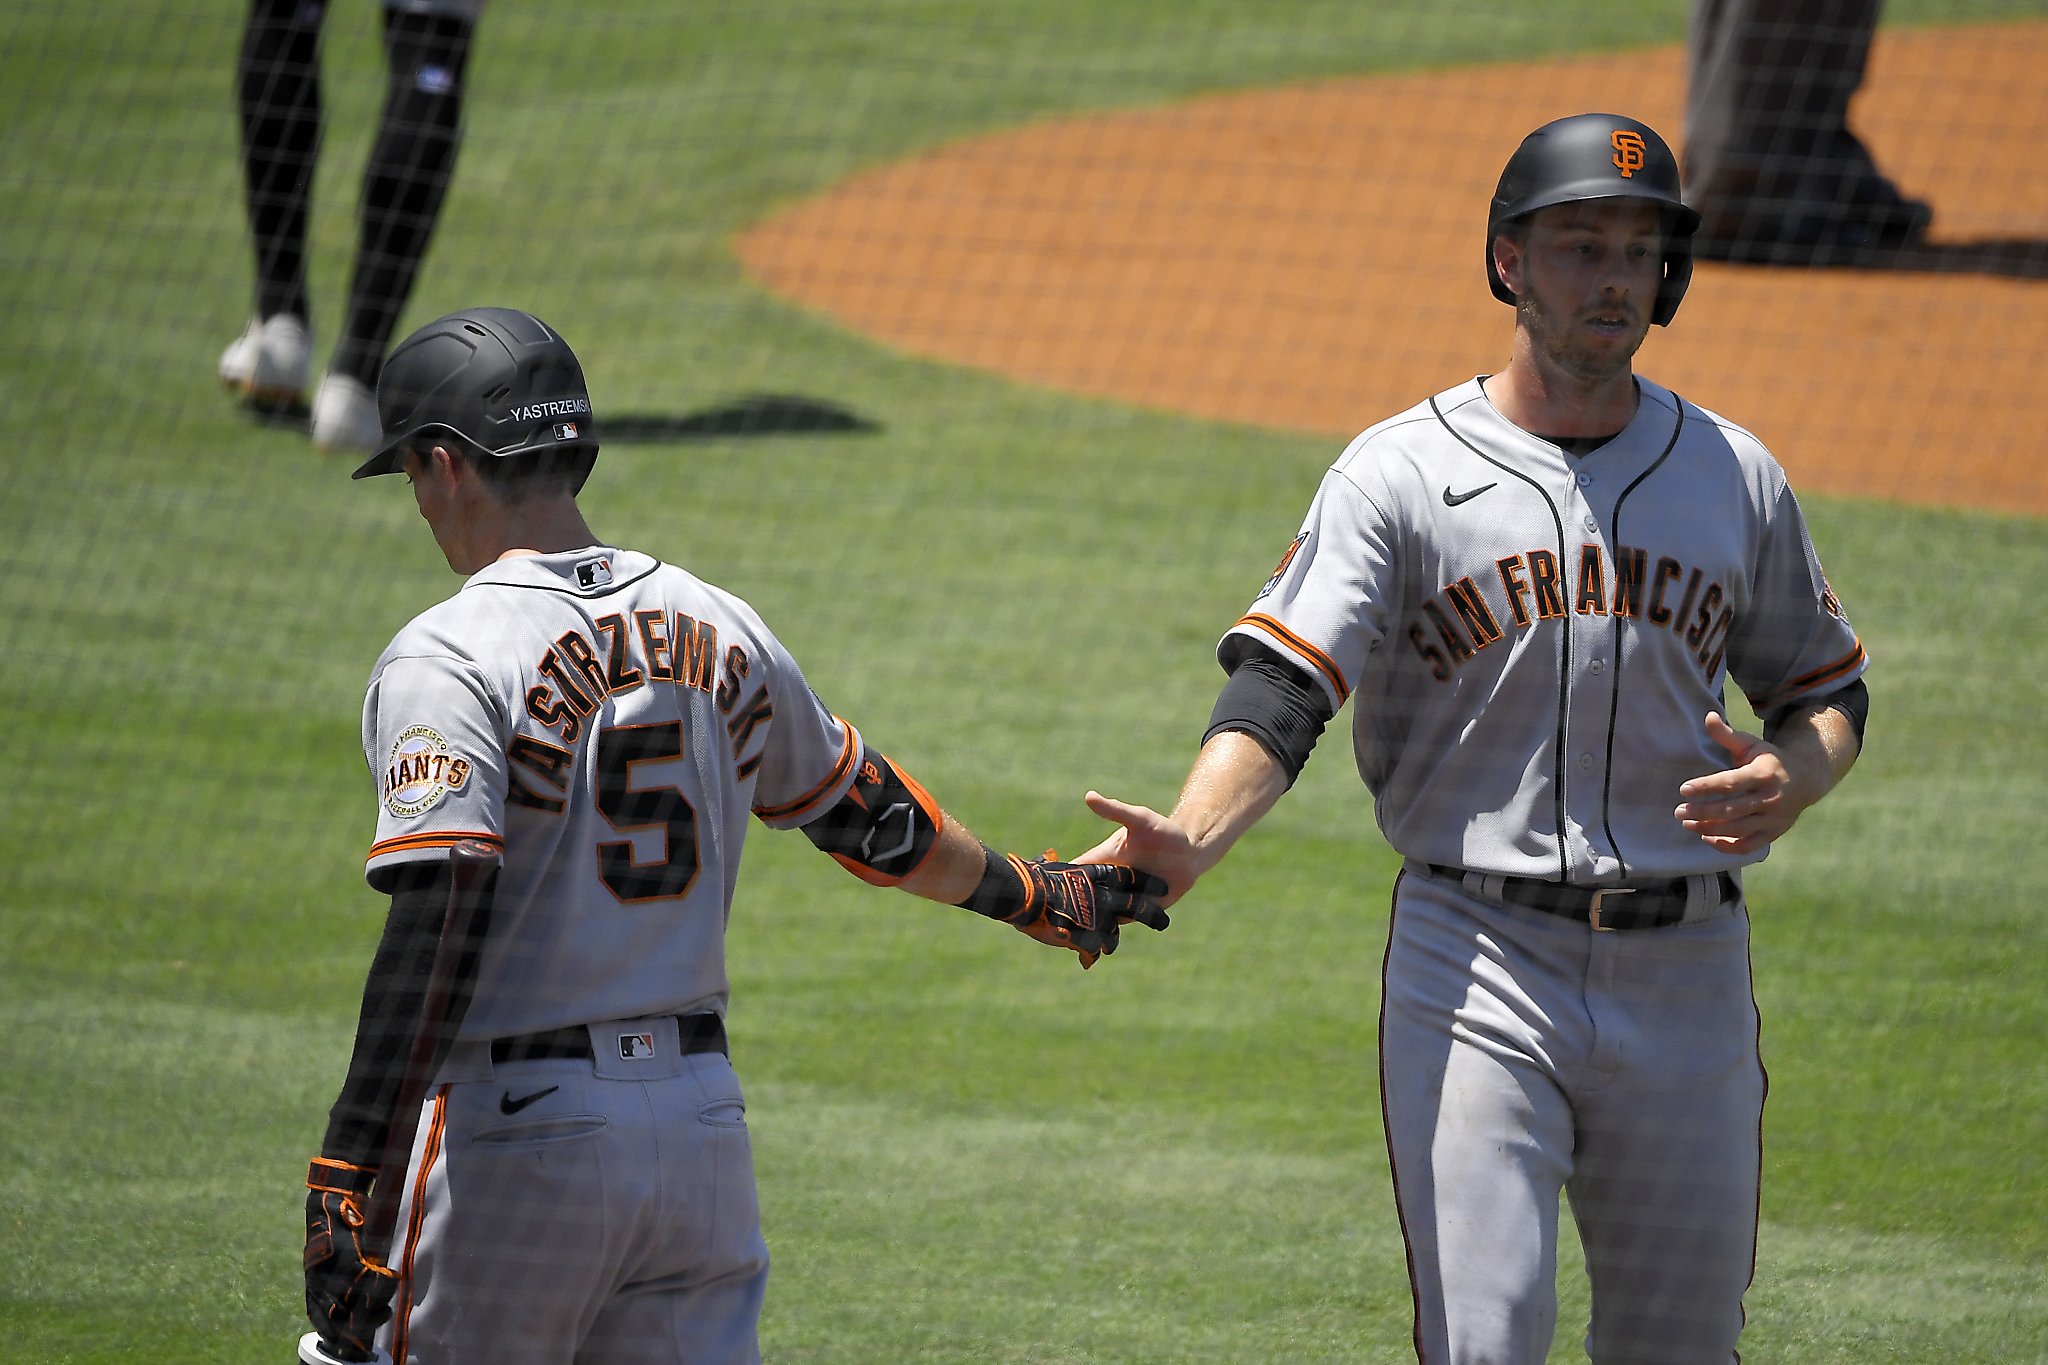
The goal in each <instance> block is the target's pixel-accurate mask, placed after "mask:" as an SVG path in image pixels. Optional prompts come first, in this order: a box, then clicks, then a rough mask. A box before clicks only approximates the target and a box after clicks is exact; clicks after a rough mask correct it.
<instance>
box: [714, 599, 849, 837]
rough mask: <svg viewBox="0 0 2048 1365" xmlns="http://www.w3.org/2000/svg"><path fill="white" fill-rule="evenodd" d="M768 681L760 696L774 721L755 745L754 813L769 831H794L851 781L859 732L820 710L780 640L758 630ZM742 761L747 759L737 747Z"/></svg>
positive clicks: (822, 705) (821, 811)
mask: <svg viewBox="0 0 2048 1365" xmlns="http://www.w3.org/2000/svg"><path fill="white" fill-rule="evenodd" d="M764 643H765V645H766V648H767V659H766V662H767V664H768V683H767V687H766V689H765V691H766V696H765V697H764V698H763V700H764V701H765V702H766V703H767V705H768V706H769V707H771V708H772V710H773V713H774V724H772V725H770V726H767V727H766V736H765V738H764V740H763V741H762V743H761V744H760V746H759V749H758V759H759V763H760V768H759V773H758V776H757V778H756V781H755V785H754V807H753V809H754V815H755V817H756V818H758V819H759V820H760V821H761V823H763V824H765V825H767V826H768V827H769V828H771V829H794V828H796V827H798V826H801V825H806V824H809V823H810V822H811V821H812V820H815V819H817V818H818V817H819V816H820V815H823V814H824V813H825V812H826V811H827V810H830V809H831V808H832V806H833V804H834V803H836V802H837V801H838V800H839V798H841V797H842V796H844V795H846V791H847V788H849V787H851V786H852V785H853V779H854V775H855V768H856V766H857V765H858V762H859V758H860V734H859V732H858V731H856V730H855V729H854V728H853V727H852V726H851V725H848V724H847V723H846V722H845V721H843V720H841V719H840V718H839V717H837V716H835V715H833V714H832V712H831V711H829V710H828V709H826V706H825V703H824V702H822V701H820V700H819V699H818V695H817V693H815V692H813V691H812V690H811V687H810V684H809V683H807V682H805V681H804V675H803V671H802V670H801V669H799V668H798V667H797V663H796V660H795V659H794V658H793V657H791V655H790V653H789V651H788V650H787V649H785V648H783V646H782V643H781V642H780V641H778V640H776V639H775V638H774V636H772V635H766V634H765V633H764ZM740 753H741V756H742V760H743V761H744V760H745V759H746V758H747V757H748V754H747V751H746V749H745V748H742V749H741V750H740Z"/></svg>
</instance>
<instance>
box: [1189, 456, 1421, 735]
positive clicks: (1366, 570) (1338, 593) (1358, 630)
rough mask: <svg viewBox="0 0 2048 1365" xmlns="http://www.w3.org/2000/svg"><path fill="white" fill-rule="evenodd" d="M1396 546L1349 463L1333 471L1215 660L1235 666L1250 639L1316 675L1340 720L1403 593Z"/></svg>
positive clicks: (1381, 513) (1383, 517) (1378, 505)
mask: <svg viewBox="0 0 2048 1365" xmlns="http://www.w3.org/2000/svg"><path fill="white" fill-rule="evenodd" d="M1347 463H1350V462H1347ZM1353 467H1355V465H1354V466H1353ZM1382 497H1383V498H1384V493H1383V494H1382ZM1393 544H1394V538H1393V536H1392V535H1391V534H1390V530H1389V520H1388V518H1387V516H1386V515H1385V513H1384V511H1383V509H1382V505H1381V502H1380V501H1376V500H1375V499H1374V498H1373V497H1371V496H1369V495H1368V494H1367V492H1366V490H1365V488H1363V487H1362V486H1361V485H1360V484H1359V483H1357V482H1355V481H1354V480H1353V478H1352V476H1351V472H1350V470H1349V469H1347V468H1346V467H1345V466H1343V465H1340V466H1339V467H1338V468H1333V469H1332V470H1330V471H1329V472H1328V473H1327V474H1325V475H1324V476H1323V481H1322V484H1321V486H1319V487H1318V488H1317V489H1316V496H1315V501H1314V502H1313V503H1312V504H1310V506H1309V510H1308V516H1307V518H1306V519H1305V520H1304V521H1303V523H1302V527H1301V533H1300V534H1299V535H1297V536H1296V537H1295V539H1294V543H1293V544H1292V545H1290V546H1289V547H1288V549H1287V553H1286V554H1285V555H1284V556H1283V557H1282V558H1281V560H1280V564H1279V567H1277V568H1276V569H1274V571H1273V576H1272V577H1271V578H1270V579H1268V580H1267V581H1266V586H1265V587H1264V588H1262V589H1261V590H1260V592H1259V595H1258V598H1257V599H1256V600H1255V601H1254V602H1253V603H1252V605H1251V609H1250V610H1249V611H1247V612H1246V613H1245V614H1244V616H1242V617H1241V618H1239V620H1238V622H1237V624H1236V625H1234V626H1232V627H1231V628H1230V630H1229V632H1228V633H1226V634H1225V635H1224V637H1223V639H1222V641H1221V642H1220V643H1219V644H1218V645H1217V649H1216V652H1217V658H1218V660H1219V661H1220V662H1221V663H1222V664H1223V666H1224V667H1225V668H1226V669H1228V668H1231V667H1233V666H1234V665H1235V664H1236V663H1237V661H1238V660H1239V659H1240V658H1241V657H1242V656H1243V654H1244V652H1245V650H1246V642H1247V641H1248V640H1250V641H1257V642H1259V643H1262V644H1264V645H1266V646H1268V647H1269V648H1271V649H1273V650H1274V651H1276V652H1278V653H1279V654H1280V655H1281V656H1282V657H1284V658H1286V659H1288V660H1289V661H1291V662H1293V663H1294V664H1296V665H1298V666H1299V667H1300V668H1301V669H1302V670H1303V671H1305V672H1306V673H1308V674H1309V675H1310V676H1311V677H1312V678H1314V679H1315V680H1316V681H1317V682H1318V683H1319V684H1320V686H1321V687H1322V689H1323V692H1324V693H1325V695H1326V696H1327V698H1328V700H1329V710H1330V714H1332V715H1335V714H1336V713H1337V712H1338V711H1339V710H1341V709H1342V708H1343V706H1344V702H1345V700H1346V699H1347V698H1349V697H1350V695H1351V693H1352V690H1353V689H1354V688H1356V687H1357V686H1358V680H1359V677H1360V676H1361V675H1362V674H1363V673H1364V671H1365V661H1366V656H1367V655H1369V654H1370V653H1371V652H1372V651H1373V650H1374V649H1376V648H1377V647H1378V646H1379V643H1380V641H1381V639H1382V638H1384V636H1385V634H1386V631H1387V621H1388V607H1387V604H1388V603H1390V602H1392V601H1395V600H1397V596H1398V593H1397V587H1396V584H1395V575H1396V562H1395V555H1394V550H1393Z"/></svg>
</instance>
